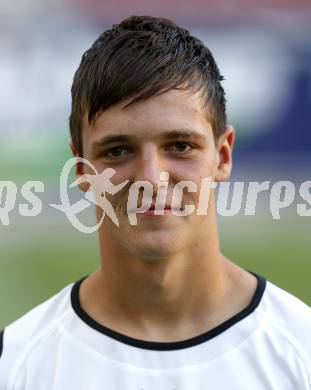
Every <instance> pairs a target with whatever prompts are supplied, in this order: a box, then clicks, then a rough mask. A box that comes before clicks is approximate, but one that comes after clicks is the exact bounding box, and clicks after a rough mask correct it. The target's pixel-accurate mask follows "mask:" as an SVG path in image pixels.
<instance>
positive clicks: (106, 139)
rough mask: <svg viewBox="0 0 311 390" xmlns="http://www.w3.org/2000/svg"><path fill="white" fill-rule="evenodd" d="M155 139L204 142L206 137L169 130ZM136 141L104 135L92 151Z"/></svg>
mask: <svg viewBox="0 0 311 390" xmlns="http://www.w3.org/2000/svg"><path fill="white" fill-rule="evenodd" d="M156 138H159V139H161V138H164V139H167V140H172V139H176V138H179V139H190V138H196V139H200V140H201V141H206V140H207V136H206V135H204V134H202V133H199V132H197V131H195V130H188V129H186V130H171V131H163V132H161V133H160V134H158V135H157V136H156ZM135 139H137V137H136V136H133V135H128V134H111V135H105V136H103V137H102V138H100V139H99V140H98V141H95V142H94V143H93V145H92V150H93V151H94V152H96V151H98V150H101V149H102V148H103V147H105V146H107V145H109V144H112V143H116V142H131V141H133V140H135Z"/></svg>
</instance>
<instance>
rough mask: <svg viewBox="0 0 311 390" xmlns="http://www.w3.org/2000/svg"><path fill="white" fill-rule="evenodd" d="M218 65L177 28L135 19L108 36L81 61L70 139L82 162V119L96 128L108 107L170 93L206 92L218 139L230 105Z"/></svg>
mask: <svg viewBox="0 0 311 390" xmlns="http://www.w3.org/2000/svg"><path fill="white" fill-rule="evenodd" d="M222 80H223V77H222V76H221V75H220V73H219V70H218V67H217V64H216V62H215V60H214V58H213V56H212V54H211V52H210V50H209V49H208V48H207V47H206V46H204V44H203V42H202V41H200V40H199V39H198V38H196V37H194V36H192V35H190V33H189V31H188V30H186V29H184V28H182V27H179V26H177V25H176V24H175V23H174V22H172V21H170V20H168V19H164V18H156V17H151V16H132V17H130V18H128V19H125V20H123V21H122V22H121V23H120V24H118V25H114V26H113V27H112V28H111V29H109V30H106V31H105V32H103V33H102V34H101V35H100V36H99V37H98V39H97V40H96V41H95V42H94V44H93V45H92V46H91V48H90V49H88V50H87V51H86V52H85V53H84V54H83V56H82V60H81V63H80V66H79V68H78V69H77V71H76V73H75V76H74V80H73V85H72V88H71V94H72V109H71V115H70V119H69V125H70V134H71V138H72V142H73V145H74V147H75V148H76V149H77V151H78V153H79V155H80V156H82V154H83V148H82V136H81V130H82V122H83V116H84V115H85V114H86V113H87V114H88V121H89V123H92V122H93V121H94V120H95V119H96V116H97V115H98V114H99V113H101V112H102V111H104V110H105V109H108V108H109V107H111V106H113V105H115V104H117V103H120V102H121V101H123V100H125V99H128V98H131V97H133V99H132V100H131V102H130V104H133V103H135V102H138V101H143V100H145V99H147V98H149V97H151V96H155V95H157V94H160V93H163V92H166V91H168V90H171V89H190V90H193V92H198V91H200V92H202V97H203V99H204V100H203V101H204V106H205V107H206V109H207V113H208V117H209V120H210V122H211V124H212V127H213V132H214V137H215V139H217V138H218V137H219V136H220V135H221V134H222V133H223V132H224V131H225V126H226V99H225V93H224V90H223V87H222V85H221V81H222Z"/></svg>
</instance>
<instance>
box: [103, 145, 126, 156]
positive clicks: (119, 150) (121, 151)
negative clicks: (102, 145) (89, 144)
mask: <svg viewBox="0 0 311 390" xmlns="http://www.w3.org/2000/svg"><path fill="white" fill-rule="evenodd" d="M130 152H131V149H130V148H128V147H126V146H116V147H114V148H111V149H107V150H105V151H104V152H103V156H105V157H111V158H118V157H123V156H124V155H126V154H129V153H130Z"/></svg>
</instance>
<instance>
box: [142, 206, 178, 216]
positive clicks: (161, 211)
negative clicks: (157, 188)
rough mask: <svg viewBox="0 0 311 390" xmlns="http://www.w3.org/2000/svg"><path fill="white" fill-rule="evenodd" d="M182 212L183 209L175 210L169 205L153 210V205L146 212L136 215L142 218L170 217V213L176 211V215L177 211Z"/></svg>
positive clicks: (175, 208)
mask: <svg viewBox="0 0 311 390" xmlns="http://www.w3.org/2000/svg"><path fill="white" fill-rule="evenodd" d="M181 210H183V208H182V207H181V208H177V207H173V208H172V206H171V205H165V207H164V208H163V207H161V208H158V209H157V210H156V208H155V205H151V206H150V208H149V209H148V210H146V211H143V212H140V213H138V214H140V215H142V216H151V217H161V216H163V215H170V214H172V211H176V213H177V212H178V211H181Z"/></svg>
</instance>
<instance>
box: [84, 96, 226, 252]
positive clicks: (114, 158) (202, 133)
mask: <svg viewBox="0 0 311 390" xmlns="http://www.w3.org/2000/svg"><path fill="white" fill-rule="evenodd" d="M127 103H128V102H127V101H126V102H123V103H122V104H119V105H117V106H114V107H111V108H109V109H108V110H106V111H104V112H103V113H101V114H100V115H99V116H98V118H97V120H96V121H95V123H94V124H93V125H92V126H90V125H89V124H87V121H86V118H85V120H84V126H83V130H82V141H83V150H84V155H83V157H84V158H86V159H87V160H89V161H90V162H91V163H92V164H93V165H94V166H95V167H96V169H97V171H98V172H99V173H100V172H102V171H103V170H104V169H106V168H113V169H114V170H115V171H116V174H115V175H114V176H113V177H112V178H111V179H110V180H111V182H112V183H113V184H115V185H117V184H119V183H121V182H123V181H125V180H129V184H128V185H127V186H125V187H124V188H123V189H121V190H120V191H119V192H118V193H116V194H115V195H107V199H109V201H110V203H111V204H112V206H113V209H114V211H115V213H116V216H117V218H118V221H119V227H118V226H116V225H115V224H114V223H113V222H112V221H111V220H110V219H109V217H108V216H107V215H106V216H105V218H104V222H103V224H102V226H101V231H100V234H103V237H106V239H107V241H106V242H107V243H109V244H110V245H118V246H120V245H121V246H123V248H125V249H126V250H127V251H128V252H130V253H131V254H132V255H134V256H137V257H142V258H148V259H157V258H163V257H165V256H168V255H172V254H174V253H177V252H179V251H181V250H185V248H187V247H190V246H191V245H195V242H196V240H197V239H198V237H199V235H200V234H205V235H208V234H209V232H208V229H209V226H210V224H211V223H215V221H212V220H211V219H210V218H209V213H208V215H207V216H198V215H197V214H196V209H195V211H194V213H192V214H191V215H188V216H176V215H173V214H172V212H169V211H166V212H165V214H164V215H147V214H137V225H136V226H135V225H131V224H130V223H129V219H128V215H127V202H128V196H129V187H130V185H131V184H132V183H133V182H135V181H142V180H143V181H147V182H149V183H151V184H152V185H153V200H152V203H153V204H155V200H156V194H157V187H158V184H159V182H160V173H161V172H168V174H169V181H168V190H167V199H166V205H167V206H170V205H171V204H172V194H173V188H174V186H175V185H176V184H177V183H179V182H180V181H192V182H194V183H195V184H196V185H197V188H198V190H199V189H200V185H201V180H202V179H203V178H204V177H212V180H216V181H221V180H225V179H226V178H227V176H228V175H229V173H230V168H231V146H232V142H233V130H232V129H230V130H229V131H227V132H226V134H225V135H224V136H223V137H221V138H220V140H219V141H218V143H217V145H215V141H214V136H213V131H212V127H211V124H210V122H209V121H208V119H207V115H206V109H205V108H204V107H203V106H202V101H201V98H200V96H199V94H193V93H191V92H189V91H178V90H171V91H169V92H166V93H164V94H161V95H158V96H155V97H152V98H149V99H148V100H146V101H143V102H139V103H136V104H133V105H130V106H129V107H127V108H124V107H125V106H126V104H127ZM118 136H123V138H121V137H119V138H118V139H117V138H116V137H118ZM86 172H87V171H84V172H83V173H86ZM88 173H93V172H88ZM140 195H141V194H140ZM198 200H199V191H197V192H188V191H187V189H185V190H184V194H183V198H182V205H194V206H197V205H198ZM140 201H141V196H139V199H138V203H137V205H138V206H140ZM135 206H136V205H135ZM101 215H102V211H101V210H100V208H97V218H100V217H101Z"/></svg>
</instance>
